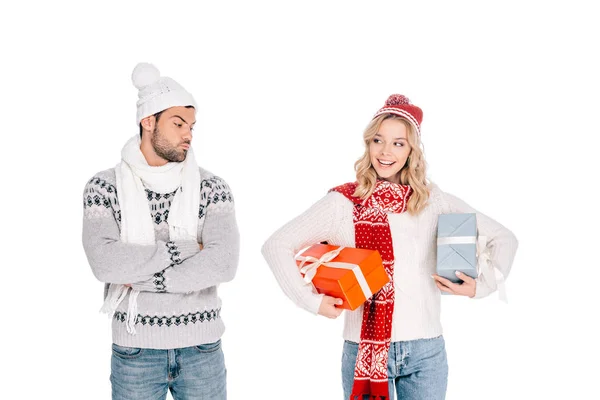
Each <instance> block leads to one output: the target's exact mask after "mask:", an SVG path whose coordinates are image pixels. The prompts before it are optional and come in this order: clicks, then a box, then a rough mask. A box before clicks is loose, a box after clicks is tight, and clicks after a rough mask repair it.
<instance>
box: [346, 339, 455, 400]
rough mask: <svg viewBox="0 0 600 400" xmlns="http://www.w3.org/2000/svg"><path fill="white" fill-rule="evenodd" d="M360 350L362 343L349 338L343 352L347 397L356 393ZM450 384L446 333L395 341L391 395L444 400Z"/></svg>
mask: <svg viewBox="0 0 600 400" xmlns="http://www.w3.org/2000/svg"><path fill="white" fill-rule="evenodd" d="M357 354H358V343H354V342H350V341H348V340H346V341H345V342H344V354H343V355H342V385H343V387H344V400H348V399H349V398H350V394H351V393H352V385H353V384H354V366H355V364H356V356H357ZM447 385H448V360H447V359H446V346H445V343H444V338H443V337H442V336H438V337H436V338H432V339H418V340H408V341H405V342H392V344H391V345H390V353H389V357H388V387H389V391H390V399H393V398H394V393H396V396H397V399H398V400H421V399H423V400H438V399H439V400H443V399H445V398H446V387H447ZM364 398H365V399H368V397H367V396H365V397H364Z"/></svg>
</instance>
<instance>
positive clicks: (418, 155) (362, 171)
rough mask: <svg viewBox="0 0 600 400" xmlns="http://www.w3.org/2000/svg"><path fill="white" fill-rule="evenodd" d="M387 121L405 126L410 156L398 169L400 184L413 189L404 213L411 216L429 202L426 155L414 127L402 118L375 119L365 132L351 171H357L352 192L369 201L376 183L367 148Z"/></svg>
mask: <svg viewBox="0 0 600 400" xmlns="http://www.w3.org/2000/svg"><path fill="white" fill-rule="evenodd" d="M387 119H393V120H397V121H400V122H402V123H403V124H404V125H405V126H406V130H407V132H408V135H407V140H408V144H409V145H410V149H411V150H410V154H409V155H408V159H407V160H406V164H405V165H404V166H403V167H402V169H401V170H400V172H399V173H400V183H401V184H403V185H410V187H411V188H412V189H413V194H412V195H411V197H410V200H409V201H408V206H407V210H408V212H409V213H410V214H418V213H419V212H420V211H421V210H423V208H425V206H426V205H427V200H428V199H429V189H428V187H427V185H428V182H427V177H426V169H427V165H426V162H425V156H424V154H423V148H422V143H421V139H420V137H419V134H418V133H417V131H416V129H415V127H414V126H413V125H412V124H411V123H410V122H409V121H408V120H406V119H405V118H402V117H400V116H398V115H395V114H382V115H379V116H377V117H376V118H374V119H373V120H372V121H371V122H370V123H369V125H367V128H366V129H365V131H364V134H363V139H364V142H365V153H364V154H363V155H362V157H361V158H359V159H358V160H357V161H356V163H354V169H355V170H356V180H357V181H358V186H357V187H356V191H355V192H354V196H357V197H360V198H361V199H366V198H368V197H369V196H370V195H371V194H372V193H373V190H374V189H375V183H376V182H377V178H378V177H377V172H376V171H375V168H374V167H373V164H371V157H370V154H369V145H370V144H371V141H372V140H373V138H374V137H375V134H377V132H379V127H380V126H381V124H382V122H383V121H385V120H387Z"/></svg>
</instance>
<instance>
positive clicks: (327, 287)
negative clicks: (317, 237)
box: [296, 244, 390, 310]
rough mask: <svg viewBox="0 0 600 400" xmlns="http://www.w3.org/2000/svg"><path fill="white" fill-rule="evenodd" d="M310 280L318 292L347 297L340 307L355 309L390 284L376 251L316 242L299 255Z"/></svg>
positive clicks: (306, 280)
mask: <svg viewBox="0 0 600 400" xmlns="http://www.w3.org/2000/svg"><path fill="white" fill-rule="evenodd" d="M296 263H297V264H298V266H299V267H300V272H301V273H302V275H303V276H304V280H305V282H307V283H310V282H312V284H313V286H314V287H315V288H316V289H317V292H319V293H321V294H326V295H327V296H332V297H337V298H340V299H343V300H344V303H343V304H342V305H341V306H337V307H340V308H345V309H348V310H355V309H357V308H358V307H359V306H360V305H361V304H363V303H364V302H365V301H366V300H367V299H369V298H370V297H371V296H372V295H373V294H374V293H376V292H377V291H378V290H379V289H381V288H382V287H383V286H385V284H386V283H388V282H389V281H390V280H389V277H388V275H387V273H386V272H385V269H384V268H383V262H382V260H381V256H380V255H379V252H378V251H377V250H367V249H356V248H353V247H342V246H331V245H326V244H315V245H312V246H310V247H309V248H308V249H306V250H304V251H303V252H302V253H300V254H298V255H297V256H296Z"/></svg>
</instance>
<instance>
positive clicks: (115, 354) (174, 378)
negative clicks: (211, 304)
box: [110, 340, 227, 400]
mask: <svg viewBox="0 0 600 400" xmlns="http://www.w3.org/2000/svg"><path fill="white" fill-rule="evenodd" d="M226 375H227V370H226V369H225V358H224V356H223V350H222V349H221V340H218V341H216V342H214V343H208V344H201V345H198V346H192V347H184V348H181V349H172V350H154V349H140V348H135V347H122V346H118V345H116V344H113V345H112V360H111V374H110V381H111V383H112V398H113V400H142V399H143V400H158V399H166V398H167V391H168V390H171V395H172V396H173V399H175V400H191V399H197V400H200V399H211V400H213V399H214V400H224V399H226V398H227V390H226Z"/></svg>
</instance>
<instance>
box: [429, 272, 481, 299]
mask: <svg viewBox="0 0 600 400" xmlns="http://www.w3.org/2000/svg"><path fill="white" fill-rule="evenodd" d="M456 276H458V277H459V278H460V279H462V280H463V283H452V282H451V281H449V280H448V279H446V278H442V277H441V276H439V275H435V274H434V275H431V277H432V278H433V279H435V284H436V286H437V287H438V288H439V289H440V290H441V291H443V292H446V293H450V294H455V295H458V296H469V297H474V296H475V288H476V287H477V282H476V281H475V279H473V278H471V277H470V276H469V275H465V274H463V273H462V272H458V271H456Z"/></svg>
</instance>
